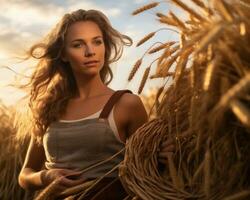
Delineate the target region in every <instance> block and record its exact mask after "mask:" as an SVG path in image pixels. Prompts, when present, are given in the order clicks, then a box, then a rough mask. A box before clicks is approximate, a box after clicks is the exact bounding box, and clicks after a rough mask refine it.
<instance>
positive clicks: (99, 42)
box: [94, 40, 102, 45]
mask: <svg viewBox="0 0 250 200" xmlns="http://www.w3.org/2000/svg"><path fill="white" fill-rule="evenodd" d="M94 43H95V44H97V45H100V44H102V41H101V40H95V41H94Z"/></svg>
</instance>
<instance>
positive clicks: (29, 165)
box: [18, 137, 45, 189]
mask: <svg viewBox="0 0 250 200" xmlns="http://www.w3.org/2000/svg"><path fill="white" fill-rule="evenodd" d="M44 161H45V153H44V149H43V146H42V145H39V144H37V143H36V142H35V140H34V138H33V137H32V138H31V140H30V144H29V147H28V151H27V154H26V157H25V160H24V164H23V167H22V169H21V172H20V174H19V177H18V182H19V185H20V186H21V187H22V188H24V189H39V188H41V187H43V181H42V180H41V177H42V176H41V175H42V173H43V171H41V168H42V166H43V163H44Z"/></svg>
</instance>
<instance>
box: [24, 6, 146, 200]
mask: <svg viewBox="0 0 250 200" xmlns="http://www.w3.org/2000/svg"><path fill="white" fill-rule="evenodd" d="M131 44H132V40H131V39H130V38H129V37H127V36H125V35H122V34H120V33H119V32H118V31H116V30H115V29H114V28H112V27H111V25H110V23H109V21H108V19H107V18H106V16H105V15H104V14H103V13H101V12H99V11H96V10H88V11H85V10H77V11H75V12H72V13H70V14H66V15H65V16H64V17H63V18H62V20H61V21H60V22H59V23H58V24H57V25H56V27H55V28H54V29H53V30H52V31H51V32H50V33H49V34H48V35H47V37H46V38H45V40H44V42H42V43H39V44H36V45H34V46H33V47H31V49H30V51H29V57H33V58H36V59H38V64H37V67H36V69H35V71H34V73H33V76H32V79H31V81H30V84H29V85H30V86H31V92H30V104H29V107H30V110H31V113H32V118H31V120H30V123H31V132H32V137H31V141H30V144H29V148H28V151H27V154H26V158H25V162H24V164H23V167H22V170H21V172H20V175H19V184H20V186H21V187H23V188H24V189H34V190H35V189H41V188H44V187H46V186H47V185H49V184H50V183H52V182H53V181H55V180H56V179H57V180H59V182H58V186H57V190H56V191H57V193H58V194H59V193H60V192H61V191H63V190H64V189H66V188H68V187H72V186H75V185H78V184H80V183H83V182H85V181H86V180H89V179H93V178H97V177H101V176H103V175H105V174H106V173H108V172H109V171H110V170H111V169H112V168H113V167H115V166H116V165H117V164H119V162H120V161H122V159H123V155H122V154H120V155H118V156H117V157H115V158H114V159H112V160H111V161H110V162H105V163H104V164H103V165H99V166H97V167H95V168H92V169H90V170H87V171H85V172H84V173H80V171H81V170H82V169H86V168H88V167H90V166H93V165H94V164H96V163H98V162H100V161H102V160H105V159H106V158H108V157H110V156H112V155H113V154H115V153H116V152H118V151H119V150H121V149H122V148H123V147H124V142H125V140H126V138H128V137H129V136H130V135H131V134H133V133H134V132H135V131H136V130H137V129H138V128H139V127H140V126H141V125H142V124H144V123H145V122H146V121H147V114H146V111H145V108H144V106H143V104H142V102H141V100H140V98H139V97H138V96H137V95H134V94H132V93H131V92H130V91H129V90H124V91H114V90H112V89H111V88H109V87H108V86H107V85H108V83H110V81H111V80H112V72H111V69H110V66H109V65H110V63H112V62H114V61H117V60H118V59H119V58H120V56H121V54H122V50H123V45H131ZM23 126H24V125H23ZM22 130H23V129H22V128H20V129H19V131H22ZM106 177H107V179H108V180H112V179H113V178H115V177H117V171H115V172H112V173H108V174H106ZM58 178H59V179H58ZM119 184H120V183H118V186H117V187H118V188H120V189H116V190H117V191H118V190H119V192H117V193H119V194H117V196H112V197H110V196H109V197H108V194H107V196H106V197H105V198H107V199H110V198H113V199H122V198H124V197H125V196H126V194H125V193H124V192H122V187H121V186H120V185H119ZM113 195H115V194H113ZM102 199H104V197H102Z"/></svg>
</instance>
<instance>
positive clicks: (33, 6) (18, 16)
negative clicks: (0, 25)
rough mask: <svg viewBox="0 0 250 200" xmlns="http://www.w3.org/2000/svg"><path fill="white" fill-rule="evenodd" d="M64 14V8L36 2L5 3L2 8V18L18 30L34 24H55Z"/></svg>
mask: <svg viewBox="0 0 250 200" xmlns="http://www.w3.org/2000/svg"><path fill="white" fill-rule="evenodd" d="M63 12H64V8H63V7H60V6H57V5H55V4H51V3H47V4H41V3H39V2H37V3H36V1H22V3H20V1H18V0H14V1H4V2H2V3H1V7H0V17H1V18H4V19H6V22H8V24H9V25H10V26H13V27H16V28H17V29H20V28H23V27H27V26H31V25H32V24H46V25H51V24H54V23H55V22H56V21H57V20H58V19H59V17H60V16H61V15H62V13H63Z"/></svg>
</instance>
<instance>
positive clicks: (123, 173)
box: [119, 0, 250, 200]
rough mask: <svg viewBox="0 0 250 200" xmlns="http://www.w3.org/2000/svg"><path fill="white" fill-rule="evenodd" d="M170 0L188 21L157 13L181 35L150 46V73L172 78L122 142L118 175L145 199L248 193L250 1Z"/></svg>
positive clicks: (230, 198) (230, 199)
mask: <svg viewBox="0 0 250 200" xmlns="http://www.w3.org/2000/svg"><path fill="white" fill-rule="evenodd" d="M171 2H172V3H174V4H175V5H177V6H178V7H179V8H181V9H183V10H185V11H186V12H187V13H188V14H189V16H190V19H189V20H188V21H183V20H182V19H181V18H180V17H179V16H178V15H176V14H174V13H173V12H172V13H171V12H170V14H169V15H165V14H162V13H164V12H158V13H156V17H157V18H158V19H159V21H160V22H161V24H162V25H164V26H174V27H175V28H176V29H177V30H179V31H180V33H181V34H180V42H179V44H178V45H173V46H169V45H166V46H164V44H167V43H168V42H172V41H162V45H159V46H158V47H156V48H154V49H151V51H149V52H150V53H149V54H152V53H154V52H159V51H160V50H162V52H161V54H160V55H159V57H158V63H157V67H156V72H155V74H153V75H151V76H150V77H149V78H166V77H168V76H169V75H170V74H171V75H173V81H174V82H173V84H172V85H171V86H170V87H168V88H167V87H165V89H164V88H160V89H159V90H158V92H159V94H161V96H163V98H161V101H159V98H156V101H157V108H158V109H157V117H156V119H153V120H150V121H149V122H148V123H146V124H144V125H143V126H142V127H140V128H139V129H138V130H137V131H136V133H135V134H133V135H132V136H131V137H130V138H129V140H128V141H127V143H126V152H125V159H124V162H123V163H122V165H121V167H120V170H119V171H120V178H121V180H122V182H123V184H124V185H125V187H126V189H127V190H128V191H129V194H130V196H136V197H138V198H140V199H143V200H149V199H154V200H164V199H176V200H177V199H178V200H179V199H199V200H203V199H213V200H220V199H223V200H236V199H237V200H239V199H242V200H247V199H250V182H249V178H248V177H249V176H250V167H249V166H250V164H249V163H250V154H249V151H250V134H249V130H250V104H249V102H250V96H249V94H250V73H249V66H250V59H249V58H250V32H249V31H248V30H250V24H249V22H248V21H249V20H248V19H249V17H250V15H249V13H250V3H249V1H243V0H231V1H225V0H219V1H213V2H210V3H209V4H208V3H207V2H206V1H202V0H192V2H193V3H194V4H195V5H196V7H195V10H194V9H193V8H192V9H191V7H189V6H188V5H187V4H186V3H184V1H180V0H171ZM225 21H226V23H225ZM144 82H145V80H144ZM157 96H159V95H157ZM168 138H177V139H178V140H177V141H176V145H177V146H176V151H175V152H173V154H171V155H169V156H168V157H167V165H166V166H165V167H163V166H161V164H159V163H158V160H157V155H158V152H159V148H160V144H161V143H162V142H163V141H166V140H167V139H168Z"/></svg>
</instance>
